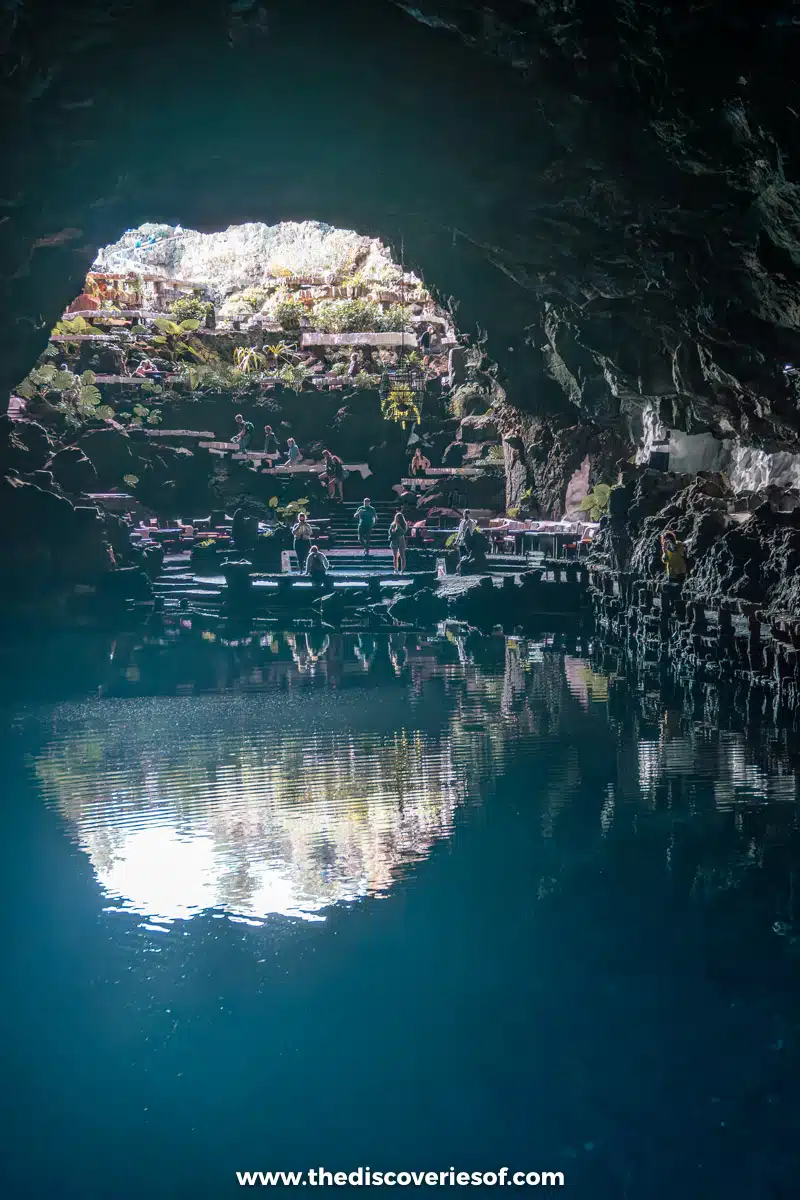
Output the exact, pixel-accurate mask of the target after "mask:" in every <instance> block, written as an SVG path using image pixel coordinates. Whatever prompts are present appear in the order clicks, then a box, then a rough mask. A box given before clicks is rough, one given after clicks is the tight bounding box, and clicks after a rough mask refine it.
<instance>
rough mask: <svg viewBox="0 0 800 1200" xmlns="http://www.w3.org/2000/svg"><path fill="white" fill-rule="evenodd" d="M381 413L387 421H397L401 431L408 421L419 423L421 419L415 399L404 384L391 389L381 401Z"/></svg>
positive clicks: (410, 390)
mask: <svg viewBox="0 0 800 1200" xmlns="http://www.w3.org/2000/svg"><path fill="white" fill-rule="evenodd" d="M381 411H382V412H383V415H384V417H385V419H386V420H387V421H397V422H399V423H400V425H401V427H402V428H403V429H405V427H406V425H407V423H408V422H409V421H416V422H419V421H421V419H422V417H421V414H420V411H419V405H418V404H417V398H416V396H415V394H414V392H413V391H412V389H411V388H410V387H409V386H408V384H406V383H402V384H398V386H397V387H394V388H392V390H391V391H390V392H389V394H388V396H386V398H385V399H384V400H382V401H381Z"/></svg>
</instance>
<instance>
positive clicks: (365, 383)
mask: <svg viewBox="0 0 800 1200" xmlns="http://www.w3.org/2000/svg"><path fill="white" fill-rule="evenodd" d="M380 382H381V377H380V375H371V374H370V373H369V372H368V371H359V373H358V374H357V375H354V376H353V378H352V379H349V380H348V384H349V386H350V387H354V388H356V389H357V390H358V391H360V392H366V391H374V390H375V389H377V388H378V387H380Z"/></svg>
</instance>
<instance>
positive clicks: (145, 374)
mask: <svg viewBox="0 0 800 1200" xmlns="http://www.w3.org/2000/svg"><path fill="white" fill-rule="evenodd" d="M133 374H134V376H138V377H139V378H140V379H142V378H149V377H151V376H153V375H160V374H161V372H160V370H159V369H158V367H157V366H156V365H155V363H154V362H152V361H151V360H150V359H149V358H143V359H142V361H141V362H140V363H139V365H138V367H137V368H136V370H135V371H134V372H133Z"/></svg>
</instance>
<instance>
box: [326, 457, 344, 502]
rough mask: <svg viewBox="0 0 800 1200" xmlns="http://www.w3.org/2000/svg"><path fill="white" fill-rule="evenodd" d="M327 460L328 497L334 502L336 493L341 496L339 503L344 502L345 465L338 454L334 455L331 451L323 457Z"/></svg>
mask: <svg viewBox="0 0 800 1200" xmlns="http://www.w3.org/2000/svg"><path fill="white" fill-rule="evenodd" d="M322 457H323V458H324V460H325V474H326V476H327V479H328V497H329V498H330V499H331V500H333V499H334V498H335V496H336V493H337V492H338V494H339V503H340V504H342V503H343V501H344V494H343V490H342V489H343V487H344V463H343V462H342V460H341V459H340V458H339V455H338V454H332V453H331V451H330V450H326V451H325V453H324V454H323V456H322Z"/></svg>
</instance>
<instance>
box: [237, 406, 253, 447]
mask: <svg viewBox="0 0 800 1200" xmlns="http://www.w3.org/2000/svg"><path fill="white" fill-rule="evenodd" d="M234 420H235V422H236V424H237V425H238V427H239V428H238V432H237V433H236V434H235V435H234V438H233V440H234V441H235V442H238V443H239V453H240V454H246V453H247V450H248V447H249V446H250V442H251V439H252V437H253V422H252V421H245V419H244V417H243V416H242V414H241V413H237V414H236V416H235V417H234Z"/></svg>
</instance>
